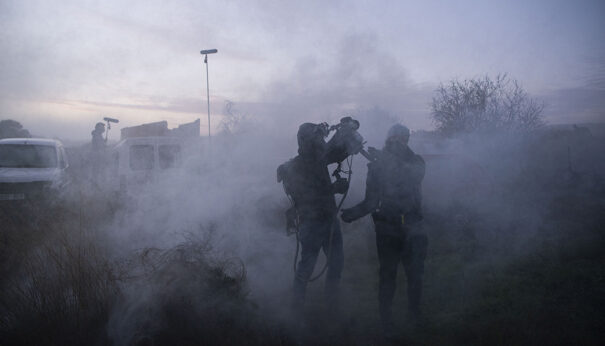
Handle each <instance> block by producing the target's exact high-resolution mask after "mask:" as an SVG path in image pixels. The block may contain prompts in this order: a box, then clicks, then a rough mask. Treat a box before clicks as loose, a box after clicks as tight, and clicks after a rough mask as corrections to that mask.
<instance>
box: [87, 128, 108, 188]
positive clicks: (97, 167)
mask: <svg viewBox="0 0 605 346" xmlns="http://www.w3.org/2000/svg"><path fill="white" fill-rule="evenodd" d="M104 132H105V124H103V123H97V124H96V125H95V129H94V130H93V131H92V132H91V133H90V134H91V135H92V143H91V157H90V159H91V170H92V179H93V181H95V182H98V181H99V176H100V175H101V171H102V170H103V166H104V160H105V145H106V142H105V139H104V138H103V133H104Z"/></svg>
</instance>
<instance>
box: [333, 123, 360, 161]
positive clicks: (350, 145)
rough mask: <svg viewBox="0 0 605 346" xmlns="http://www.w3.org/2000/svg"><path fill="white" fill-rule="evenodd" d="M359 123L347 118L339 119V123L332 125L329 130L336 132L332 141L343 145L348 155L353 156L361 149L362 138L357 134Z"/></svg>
mask: <svg viewBox="0 0 605 346" xmlns="http://www.w3.org/2000/svg"><path fill="white" fill-rule="evenodd" d="M358 129H359V121H357V120H355V119H353V118H351V117H349V116H347V117H343V118H341V119H340V123H338V124H336V125H332V126H331V127H330V130H336V133H335V134H334V139H335V140H336V141H338V142H340V143H343V144H344V146H345V148H346V149H347V153H348V154H349V155H355V154H357V153H359V152H360V151H361V150H362V149H363V144H364V141H363V137H362V136H361V135H360V134H359V132H357V130H358Z"/></svg>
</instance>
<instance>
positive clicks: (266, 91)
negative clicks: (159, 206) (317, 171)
mask: <svg viewBox="0 0 605 346" xmlns="http://www.w3.org/2000/svg"><path fill="white" fill-rule="evenodd" d="M604 18H605V1H602V0H578V1H557V0H543V1H514V0H508V1H479V0H478V1H470V0H468V1H448V2H446V1H413V2H412V1H309V0H306V1H250V0H248V1H153V0H145V1H123V0H120V1H113V0H104V1H27V0H19V1H11V0H0V47H1V48H2V54H0V76H1V79H0V119H6V118H12V119H15V120H18V121H20V122H22V123H23V124H24V125H25V126H26V127H27V128H29V129H30V130H31V131H32V132H33V133H35V134H38V135H44V136H58V137H61V138H69V139H86V138H89V137H90V131H91V130H92V128H93V127H94V124H95V123H96V122H97V121H99V120H100V119H101V118H102V117H103V116H111V117H115V118H119V119H120V120H121V123H120V126H126V125H134V124H139V123H142V122H150V121H159V120H168V122H169V125H170V126H176V125H178V124H180V123H184V122H189V121H192V120H194V119H196V118H201V120H202V127H205V126H206V124H207V122H206V71H205V66H204V64H203V58H202V56H201V55H200V54H199V51H200V50H201V49H209V48H216V49H218V51H219V52H218V54H215V55H212V56H210V57H209V63H210V64H209V70H210V94H211V105H212V110H211V112H212V113H213V114H214V115H216V117H213V120H212V121H213V124H212V125H213V126H215V125H217V124H218V122H219V118H220V114H221V113H222V112H223V108H224V102H225V100H231V101H233V102H235V103H236V104H237V107H238V110H240V111H241V112H244V113H246V114H248V115H249V116H251V117H258V118H260V119H265V120H267V119H268V120H275V121H279V120H280V119H278V118H280V117H287V116H288V115H287V114H285V113H287V112H288V109H289V107H292V108H296V109H297V112H293V114H297V117H298V118H300V119H298V118H297V119H296V120H297V121H298V120H299V122H303V121H306V120H312V121H319V120H322V119H321V118H322V112H325V113H326V115H325V116H326V117H329V118H330V119H333V118H334V117H335V116H336V114H334V113H338V112H341V113H342V112H346V110H348V109H356V108H357V107H362V108H371V107H374V106H379V107H382V108H383V109H385V110H387V111H388V112H390V113H393V114H396V116H397V117H399V118H400V119H401V120H402V121H404V122H405V123H407V124H408V125H409V126H410V127H411V128H412V129H431V128H432V124H431V122H430V119H429V107H428V105H429V102H430V99H431V95H432V91H433V90H434V89H435V87H436V86H437V85H438V84H439V83H440V82H447V81H448V80H451V79H452V78H461V79H464V78H472V77H476V76H481V75H484V74H489V75H491V76H495V75H496V74H498V73H508V75H509V76H511V77H513V78H515V79H517V80H519V82H521V84H522V85H523V86H524V87H525V88H526V89H527V90H528V91H529V92H530V93H531V94H532V95H533V96H535V97H536V98H539V99H541V100H544V101H545V102H546V103H547V106H548V107H547V109H546V117H547V120H548V121H549V122H551V123H562V122H563V123H571V122H591V121H592V122H595V121H603V120H605V112H604V109H605V20H604ZM277 110H279V111H277ZM307 110H308V119H306V118H307V116H305V114H307V113H305V112H306V111H307ZM280 112H281V113H280ZM273 118H274V119H273ZM282 120H283V119H282ZM203 132H204V131H203Z"/></svg>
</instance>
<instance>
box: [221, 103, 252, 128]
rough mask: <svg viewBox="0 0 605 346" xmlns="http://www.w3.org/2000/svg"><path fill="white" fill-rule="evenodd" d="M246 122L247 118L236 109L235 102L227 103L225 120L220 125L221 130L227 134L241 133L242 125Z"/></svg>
mask: <svg viewBox="0 0 605 346" xmlns="http://www.w3.org/2000/svg"><path fill="white" fill-rule="evenodd" d="M245 120H246V116H244V115H243V114H241V113H240V112H239V111H238V110H237V109H235V103H234V102H233V101H229V100H227V101H225V111H224V114H223V119H221V122H220V124H219V128H220V129H221V131H222V132H223V133H225V134H233V133H235V132H238V131H241V126H242V123H243V122H244V121H245Z"/></svg>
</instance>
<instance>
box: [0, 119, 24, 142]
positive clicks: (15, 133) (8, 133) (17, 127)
mask: <svg viewBox="0 0 605 346" xmlns="http://www.w3.org/2000/svg"><path fill="white" fill-rule="evenodd" d="M29 137H31V135H30V134H29V131H27V130H26V129H24V128H23V125H21V123H19V122H18V121H15V120H11V119H6V120H0V139H2V138H29Z"/></svg>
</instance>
